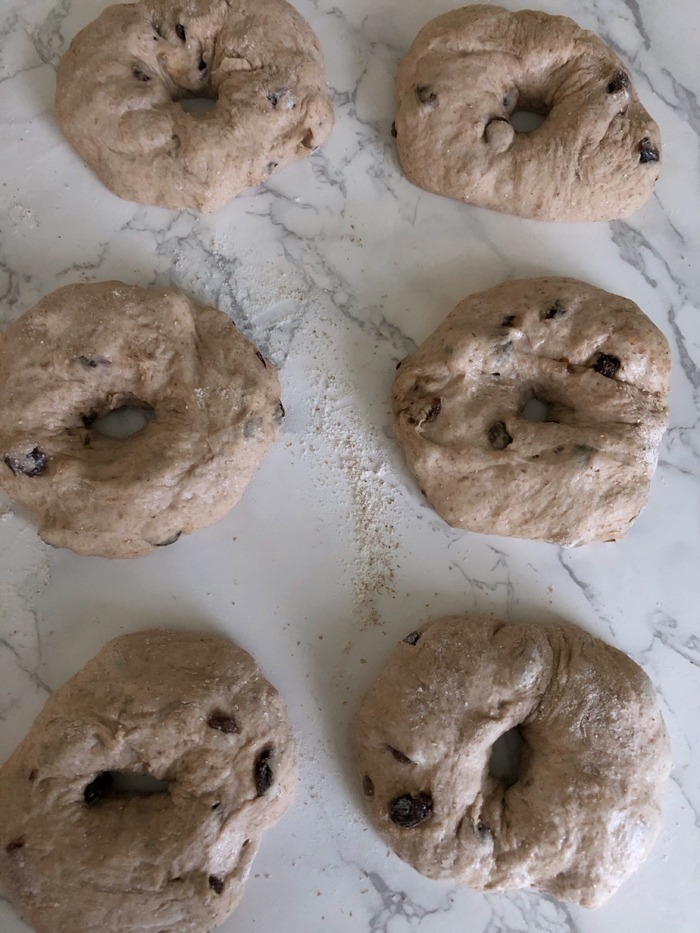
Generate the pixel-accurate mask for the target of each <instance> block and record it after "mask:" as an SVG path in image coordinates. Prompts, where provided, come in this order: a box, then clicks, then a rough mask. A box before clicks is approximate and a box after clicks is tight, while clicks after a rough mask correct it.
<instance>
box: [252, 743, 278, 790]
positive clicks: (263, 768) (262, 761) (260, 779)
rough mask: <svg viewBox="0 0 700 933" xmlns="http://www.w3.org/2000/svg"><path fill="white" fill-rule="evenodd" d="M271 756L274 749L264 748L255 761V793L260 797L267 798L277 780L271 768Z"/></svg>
mask: <svg viewBox="0 0 700 933" xmlns="http://www.w3.org/2000/svg"><path fill="white" fill-rule="evenodd" d="M271 756H272V749H271V748H264V749H263V750H262V751H261V752H260V754H259V755H258V757H257V758H256V759H255V793H256V794H257V796H258V797H264V796H265V794H266V793H267V792H268V790H269V789H270V788H271V787H272V783H273V781H274V779H275V778H274V775H273V773H272V768H271V767H270V758H271Z"/></svg>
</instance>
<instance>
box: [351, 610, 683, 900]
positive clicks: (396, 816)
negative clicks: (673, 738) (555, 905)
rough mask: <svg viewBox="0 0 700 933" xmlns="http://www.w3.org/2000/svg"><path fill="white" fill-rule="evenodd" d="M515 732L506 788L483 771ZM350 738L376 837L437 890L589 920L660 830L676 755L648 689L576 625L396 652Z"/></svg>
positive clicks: (454, 630) (474, 633)
mask: <svg viewBox="0 0 700 933" xmlns="http://www.w3.org/2000/svg"><path fill="white" fill-rule="evenodd" d="M517 726H519V727H520V733H521V736H522V741H523V748H522V756H521V760H520V770H519V774H518V775H517V779H515V780H514V783H510V784H506V783H504V781H502V780H500V779H499V778H497V777H494V776H492V775H491V774H490V770H489V762H490V756H491V751H492V748H493V746H494V743H495V742H496V741H497V739H499V738H500V737H501V736H503V735H504V734H505V733H507V732H508V731H509V730H511V729H514V728H515V727H517ZM353 733H354V744H355V750H356V756H357V762H358V766H359V770H360V775H361V777H362V786H363V789H364V794H365V798H366V802H367V806H368V808H369V811H370V815H371V817H372V820H373V822H374V824H375V826H376V827H377V829H378V830H379V832H380V834H381V835H382V837H383V839H384V840H385V841H386V842H387V844H388V845H390V846H391V847H392V848H393V849H394V851H395V852H396V853H397V854H398V855H399V856H400V857H401V858H402V859H404V860H405V861H407V862H409V863H410V864H411V865H413V867H414V868H416V869H417V870H418V871H420V872H422V873H423V874H424V875H427V876H428V877H430V878H440V879H445V880H451V881H456V882H459V883H460V884H465V885H468V886H470V887H473V888H476V889H478V890H482V891H503V890H508V889H512V888H527V887H534V888H538V889H540V890H542V891H547V892H549V893H551V894H554V895H555V896H556V897H558V898H561V899H563V900H568V901H573V902H574V903H578V904H582V905H584V906H586V907H595V906H598V905H600V904H602V903H603V902H604V901H606V900H607V899H608V898H609V897H610V896H611V895H612V894H613V893H614V892H615V891H616V890H617V888H618V887H619V886H620V885H621V884H622V882H623V881H624V880H625V878H627V877H628V876H629V875H630V874H631V873H632V872H633V871H634V870H635V869H636V868H637V867H638V866H639V865H640V864H641V862H642V861H643V860H644V859H645V858H646V856H647V855H648V853H649V851H650V849H651V847H652V845H653V842H654V839H655V837H656V834H657V831H658V828H659V824H660V816H661V814H660V801H661V795H662V791H663V788H664V785H665V782H666V779H667V777H668V773H669V769H670V751H669V742H668V736H667V733H666V729H665V727H664V724H663V720H662V718H661V715H660V713H659V710H658V707H657V702H656V697H655V695H654V691H653V688H652V686H651V683H650V681H649V679H648V678H647V676H646V674H645V673H644V672H643V671H642V670H641V668H640V667H638V666H637V665H636V664H635V663H634V662H633V661H631V660H630V659H629V658H628V657H627V656H626V655H624V654H622V653H621V652H620V651H618V650H617V649H615V648H612V647H610V646H609V645H606V644H605V643H604V642H602V641H600V640H598V639H596V638H593V637H592V636H591V635H588V634H587V633H586V632H583V631H581V630H580V629H577V628H575V627H574V626H570V625H567V624H560V625H556V624H547V625H527V624H517V625H516V624H512V625H508V624H506V623H504V622H500V621H498V620H496V619H493V618H492V617H491V616H469V617H466V618H461V617H448V618H444V619H439V620H437V621H435V622H432V623H431V624H429V625H427V626H425V627H424V628H422V629H420V630H418V631H416V632H412V633H411V634H409V635H408V636H407V637H406V638H405V639H404V641H403V642H401V643H400V644H399V645H398V646H397V647H396V648H395V650H394V652H393V654H392V655H391V656H390V658H389V661H388V663H387V665H386V667H385V668H384V670H383V671H382V673H381V675H380V677H379V679H378V680H377V681H376V683H375V684H374V686H373V687H372V688H371V689H370V691H369V693H368V694H367V696H366V698H365V700H364V702H363V705H362V708H361V709H360V711H359V713H358V715H357V717H356V719H355V721H354V726H353Z"/></svg>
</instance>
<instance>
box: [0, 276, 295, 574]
mask: <svg viewBox="0 0 700 933" xmlns="http://www.w3.org/2000/svg"><path fill="white" fill-rule="evenodd" d="M124 405H137V406H146V407H150V408H152V409H153V410H154V412H155V417H154V418H153V420H152V421H151V422H150V423H149V424H147V425H146V426H145V427H144V428H143V429H142V430H141V431H139V432H138V433H137V434H134V435H132V436H131V437H129V438H127V439H124V440H121V439H117V438H113V437H105V436H103V435H101V434H99V433H97V431H95V430H92V429H91V427H90V424H91V421H92V420H93V419H94V418H98V417H101V416H102V415H105V414H107V413H108V412H110V411H112V410H114V409H117V408H119V407H121V406H124ZM281 413H282V409H281V407H280V398H279V380H278V378H277V373H276V372H275V370H274V367H273V366H272V364H270V363H266V362H265V361H264V360H263V358H262V357H261V356H260V355H259V354H258V353H257V352H256V350H255V347H254V346H253V345H252V344H251V343H249V342H248V341H247V340H246V339H245V338H244V337H243V336H242V335H241V334H240V333H239V332H238V330H237V329H236V327H235V326H234V325H233V323H232V322H231V320H230V318H229V317H228V316H227V315H226V314H224V313H223V312H222V311H218V310H216V308H211V307H205V306H203V305H199V304H197V303H196V302H194V301H191V300H190V299H189V298H188V297H187V296H186V295H184V294H183V293H182V292H180V291H178V290H177V289H175V288H162V289H146V288H139V287H137V286H133V285H124V284H123V283H122V282H116V281H115V282H99V283H95V284H85V285H67V286H65V287H63V288H61V289H58V290H57V291H55V292H52V293H51V294H50V295H47V296H45V297H44V298H43V299H42V300H41V301H40V302H39V303H38V304H37V305H35V306H34V308H32V309H31V310H30V311H28V312H26V313H25V314H23V315H22V316H21V317H20V318H19V319H18V320H16V321H15V322H14V323H13V324H11V325H10V327H9V328H7V330H6V331H4V332H3V333H1V334H0V487H2V489H4V490H5V492H6V493H7V494H8V495H9V496H10V497H11V498H13V499H14V500H15V501H18V502H21V503H22V504H23V505H25V506H26V507H27V508H28V509H29V511H30V512H31V514H32V515H33V517H34V518H35V519H36V521H37V523H38V525H39V534H40V535H41V537H42V538H43V539H44V540H45V541H47V542H48V543H49V544H53V545H55V546H56V547H69V548H71V549H72V550H73V551H75V552H76V553H78V554H96V555H99V556H102V557H137V556H139V555H141V554H147V553H148V552H149V551H152V550H153V549H154V548H156V547H159V546H164V545H167V544H172V543H173V542H174V541H176V540H177V538H178V537H179V536H180V534H187V533H190V532H192V531H196V530H197V529H199V528H204V527H206V526H207V525H209V524H211V523H212V522H214V521H216V520H217V519H219V518H221V517H222V516H223V515H225V514H226V512H228V511H229V509H231V508H232V507H233V506H234V505H235V503H236V502H237V501H238V499H239V498H240V497H241V495H242V494H243V491H244V489H245V487H246V485H247V484H248V482H249V481H250V479H251V477H252V475H253V473H254V472H255V470H256V469H257V467H258V465H259V464H260V461H261V460H262V458H263V456H264V455H265V453H266V452H267V450H268V449H269V448H270V446H271V445H272V443H273V441H274V438H275V434H276V432H277V425H278V422H279V419H280V417H281ZM32 458H33V459H32ZM3 461H4V462H3ZM37 461H38V462H37ZM40 467H41V472H38V473H37V472H36V470H38V469H39V468H40ZM28 468H32V469H30V470H29V472H28V473H27V469H28Z"/></svg>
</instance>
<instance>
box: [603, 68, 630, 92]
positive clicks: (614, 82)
mask: <svg viewBox="0 0 700 933" xmlns="http://www.w3.org/2000/svg"><path fill="white" fill-rule="evenodd" d="M629 86H630V79H629V75H628V74H627V72H625V71H616V72H615V74H614V75H613V76H612V78H611V79H610V83H609V84H608V94H619V92H620V91H627V90H628V89H629Z"/></svg>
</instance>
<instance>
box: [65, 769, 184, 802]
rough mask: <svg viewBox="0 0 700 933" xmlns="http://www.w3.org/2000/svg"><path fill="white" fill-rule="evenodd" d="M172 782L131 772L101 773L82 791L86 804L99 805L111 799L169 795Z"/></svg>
mask: <svg viewBox="0 0 700 933" xmlns="http://www.w3.org/2000/svg"><path fill="white" fill-rule="evenodd" d="M172 783H173V782H172V781H167V780H160V779H159V778H154V777H153V776H152V775H150V774H135V773H134V772H131V771H101V772H100V774H98V775H97V777H96V778H95V779H94V780H93V781H91V782H90V783H89V784H88V785H87V786H86V787H85V790H84V791H83V797H84V799H85V802H86V803H99V801H101V800H105V799H107V798H111V797H121V798H125V797H126V798H129V797H152V796H154V795H156V794H168V793H170V785H171V784H172Z"/></svg>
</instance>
